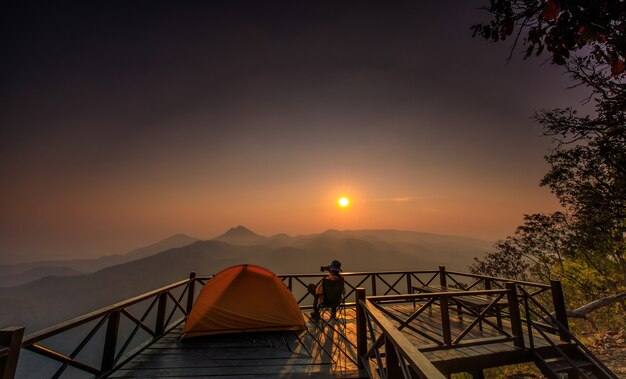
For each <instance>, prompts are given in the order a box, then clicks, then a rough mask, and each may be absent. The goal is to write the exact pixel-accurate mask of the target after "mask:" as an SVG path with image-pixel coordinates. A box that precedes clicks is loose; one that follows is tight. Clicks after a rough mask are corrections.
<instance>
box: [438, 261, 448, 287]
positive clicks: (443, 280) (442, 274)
mask: <svg viewBox="0 0 626 379" xmlns="http://www.w3.org/2000/svg"><path fill="white" fill-rule="evenodd" d="M439 284H441V286H442V287H445V286H446V285H447V280H446V266H439Z"/></svg>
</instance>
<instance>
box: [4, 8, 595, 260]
mask: <svg viewBox="0 0 626 379" xmlns="http://www.w3.org/2000/svg"><path fill="white" fill-rule="evenodd" d="M485 3H487V1H486V0H484V1H447V2H442V1H413V2H406V3H395V2H394V4H393V5H392V4H389V3H382V2H369V3H368V2H363V1H359V2H308V3H307V4H308V5H305V4H303V3H302V2H289V3H288V2H284V3H282V4H277V3H274V4H270V3H268V2H258V1H250V2H236V1H224V2H210V4H209V2H207V4H201V3H199V2H183V1H175V2H174V1H172V2H169V3H165V2H139V1H133V2H94V3H90V4H88V5H85V4H83V5H80V6H72V7H70V6H58V5H56V4H55V5H52V4H47V5H45V6H44V7H43V8H42V6H40V5H38V6H37V7H35V6H24V5H20V6H19V8H12V9H11V8H9V9H7V11H6V12H3V13H4V14H3V15H2V16H0V17H2V21H3V22H2V27H1V28H2V36H1V37H0V38H2V46H3V58H2V63H1V65H2V70H1V73H0V77H1V83H2V84H1V86H0V106H1V112H0V125H2V134H1V138H0V149H1V150H0V153H1V155H0V174H1V176H0V177H1V178H2V184H1V186H0V191H1V192H0V195H1V197H0V255H4V256H5V257H6V256H7V255H19V256H21V257H22V258H24V257H26V256H49V257H51V258H52V257H61V256H68V257H69V256H71V257H79V256H83V257H90V256H95V255H101V254H112V253H121V252H125V251H129V250H130V249H132V248H135V247H138V246H141V245H144V244H148V243H152V242H156V241H157V240H159V239H162V238H165V237H167V236H169V235H171V234H174V233H186V234H189V235H191V236H195V237H198V238H210V237H213V236H216V235H218V234H220V233H222V232H224V231H225V230H226V229H228V228H229V227H231V226H234V225H237V224H244V225H246V226H248V227H249V228H251V229H253V230H254V231H257V232H259V233H262V234H268V235H269V234H275V233H280V232H286V233H289V234H305V233H315V232H321V231H324V230H326V229H329V228H335V229H361V228H394V229H404V230H415V231H425V232H433V233H444V234H454V235H463V236H473V237H478V238H482V239H487V240H496V239H498V238H502V237H505V236H506V235H507V234H509V233H511V232H512V231H513V230H514V228H515V226H516V225H518V224H519V223H520V221H521V219H522V214H523V213H532V212H542V211H551V210H554V209H556V208H557V207H558V204H557V202H556V200H555V199H554V197H553V196H552V195H551V194H550V193H549V190H548V189H546V188H540V187H539V186H538V183H539V180H540V179H541V177H542V176H543V174H544V173H545V172H546V168H547V166H546V164H545V163H544V161H543V158H542V157H543V156H544V155H545V154H546V153H547V151H548V150H547V148H548V146H549V140H548V139H547V138H545V137H541V136H540V135H541V130H540V128H539V127H538V125H536V124H535V123H534V122H533V121H532V120H531V119H530V116H531V115H532V113H533V110H534V109H537V108H542V107H545V108H547V107H555V106H565V105H578V104H579V103H580V101H581V100H582V99H583V98H584V92H582V91H581V90H576V91H574V90H566V87H568V86H569V85H570V84H571V83H570V81H569V79H568V78H567V77H566V76H564V75H563V74H561V71H560V70H559V68H558V67H553V66H551V65H549V64H547V63H546V64H543V65H542V63H543V59H536V60H529V61H522V59H521V57H519V54H518V56H517V57H516V58H514V59H513V61H512V62H511V63H510V64H509V65H506V58H507V55H508V51H509V46H508V45H506V44H498V45H495V44H490V43H487V42H485V41H483V40H479V39H472V38H471V30H470V26H471V25H473V24H475V23H477V22H479V21H481V20H484V19H485V18H486V17H487V15H486V13H484V12H482V11H480V10H477V8H478V7H479V6H480V5H484V4H485ZM342 194H345V195H348V196H349V197H350V198H351V199H352V205H351V206H350V207H349V209H348V210H345V211H341V210H339V209H338V208H337V206H336V199H337V198H338V197H339V195H342ZM14 258H15V257H14ZM22 258H19V259H18V258H15V259H16V261H17V260H21V259H22Z"/></svg>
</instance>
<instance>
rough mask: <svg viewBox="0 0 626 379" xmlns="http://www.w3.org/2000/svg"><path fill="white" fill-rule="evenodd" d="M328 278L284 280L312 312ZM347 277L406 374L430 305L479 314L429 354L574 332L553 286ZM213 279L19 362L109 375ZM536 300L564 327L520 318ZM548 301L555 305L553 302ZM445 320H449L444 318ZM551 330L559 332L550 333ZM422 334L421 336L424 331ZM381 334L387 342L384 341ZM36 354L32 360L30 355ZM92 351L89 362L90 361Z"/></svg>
mask: <svg viewBox="0 0 626 379" xmlns="http://www.w3.org/2000/svg"><path fill="white" fill-rule="evenodd" d="M325 275H326V274H325V273H316V274H281V275H278V276H279V277H280V278H281V280H283V282H284V283H285V285H286V286H287V287H288V288H289V289H290V290H291V291H292V292H293V294H294V296H295V298H296V300H297V302H298V304H299V305H300V307H301V308H303V309H305V308H309V307H311V303H312V301H313V297H312V295H311V294H309V292H308V289H307V286H308V285H309V283H313V284H317V283H319V282H320V281H321V280H322V278H323V277H324V276H325ZM343 276H344V278H345V283H346V291H345V298H346V300H347V301H346V304H347V305H348V306H355V305H357V306H358V304H359V303H358V302H357V301H349V300H350V299H354V296H355V295H356V293H357V289H358V288H364V289H365V290H366V291H367V293H368V294H370V295H371V296H370V297H368V299H367V302H363V304H361V305H362V306H363V309H364V312H366V313H367V315H368V316H367V317H370V318H369V320H370V321H369V322H370V323H372V326H374V325H378V326H377V327H374V329H376V328H378V329H380V330H383V329H384V330H386V331H385V332H383V333H382V334H379V335H378V336H377V337H376V341H377V343H376V344H374V345H372V346H373V348H374V349H375V350H376V349H380V348H381V346H385V345H386V346H387V347H388V348H389V349H390V351H391V349H394V350H393V351H395V353H394V354H395V356H396V357H397V358H398V360H397V362H398V363H397V364H396V363H394V364H393V366H392V367H396V365H397V366H398V367H400V369H401V370H405V369H406V370H409V371H411V370H413V371H415V370H417V371H416V372H418V371H419V370H418V367H417V366H416V365H417V363H418V361H420V359H418V358H416V356H417V355H416V354H415V352H414V349H413V348H411V347H409V346H408V345H407V344H406V341H405V340H402V339H401V338H400V336H401V334H398V333H401V331H402V329H404V328H407V329H411V328H413V327H412V325H411V322H412V321H413V320H414V319H415V318H417V317H418V316H419V314H420V313H421V312H424V311H425V310H426V309H427V306H430V305H433V304H437V305H439V308H440V310H441V313H442V328H446V325H448V326H447V329H449V322H450V320H449V317H448V316H449V315H448V313H449V310H448V306H449V305H450V304H453V305H456V311H457V312H459V314H462V315H464V316H466V317H473V319H471V321H470V323H469V325H468V327H467V328H466V330H464V331H462V332H461V333H459V334H457V335H455V336H453V335H452V334H451V333H450V331H449V330H448V331H445V330H444V332H443V334H442V335H443V338H442V339H437V338H436V337H433V336H430V337H433V338H429V337H425V338H427V339H429V340H430V341H431V342H432V344H431V345H430V346H420V347H419V348H420V349H421V350H422V351H428V349H438V348H442V347H443V348H450V347H455V346H467V345H472V344H480V343H490V342H493V341H487V340H485V341H473V340H471V339H468V337H467V336H468V334H469V333H470V332H471V331H472V330H473V329H474V328H476V327H479V328H482V327H483V324H484V325H487V326H488V327H491V328H493V329H494V330H497V331H499V333H500V335H499V336H498V337H497V338H499V339H500V340H502V341H513V342H514V343H515V344H516V345H519V346H523V339H521V338H520V335H521V333H522V326H521V325H522V324H523V323H525V324H526V325H527V326H529V327H530V328H536V327H541V328H542V330H543V331H544V332H548V333H564V332H562V331H560V330H561V329H563V328H565V329H567V319H566V318H565V319H564V312H565V308H564V304H563V299H562V293H561V297H560V298H559V296H555V294H554V293H552V295H553V296H552V297H550V296H549V294H550V292H553V291H554V288H553V287H551V286H549V285H543V284H538V283H530V282H523V281H511V280H507V279H502V278H494V277H489V276H483V275H473V274H467V273H461V272H452V271H446V270H445V268H444V267H440V268H439V270H422V271H382V272H348V273H343ZM211 278H212V276H202V277H196V276H195V274H194V273H192V274H191V275H190V277H189V278H188V279H185V280H182V281H180V282H177V283H173V284H171V285H168V286H165V287H162V288H160V289H157V290H154V291H151V292H149V293H146V294H144V295H140V296H137V297H135V298H133V299H129V300H126V301H123V302H121V303H118V304H114V305H112V306H109V307H106V308H102V309H100V310H98V311H95V312H92V313H89V314H87V315H84V316H81V317H78V318H75V319H73V320H70V321H68V322H65V323H62V324H60V325H57V326H54V327H51V328H48V329H45V330H43V331H40V332H37V333H34V334H30V335H28V336H26V337H25V338H24V340H23V342H22V344H21V346H22V357H20V361H22V360H23V359H24V358H27V359H31V358H32V356H37V357H40V358H43V359H44V361H46V362H48V367H47V369H48V370H51V371H52V372H53V374H52V375H47V374H46V375H42V376H45V377H55V378H56V377H60V376H62V375H63V374H64V373H65V372H66V371H67V370H73V371H74V372H76V370H78V371H79V372H82V373H84V374H88V375H92V376H95V377H101V376H105V375H107V373H110V372H112V371H114V370H116V369H117V368H118V367H121V366H122V365H123V364H124V363H125V362H127V361H128V360H129V359H131V358H132V357H133V356H134V355H136V354H137V353H138V352H139V351H141V350H142V349H144V348H145V347H146V346H148V345H150V344H151V343H152V342H153V341H154V340H156V339H158V338H160V337H161V336H163V335H164V334H166V333H167V332H168V331H170V330H172V329H173V328H175V327H176V326H178V325H180V323H181V322H183V321H184V319H185V317H186V316H187V314H188V313H189V311H190V310H191V307H192V305H193V301H194V299H195V296H196V294H197V291H195V287H196V285H197V284H196V282H198V284H201V285H204V284H205V283H206V282H207V281H208V280H210V279H211ZM433 283H439V284H445V285H447V286H448V287H452V288H453V289H454V290H453V291H447V292H431V293H421V294H418V293H413V289H414V288H415V287H416V286H429V285H431V284H433ZM467 296H489V297H490V298H491V299H492V301H491V302H490V304H488V305H487V306H486V307H485V308H482V309H480V310H476V309H475V308H472V307H469V306H467V305H466V304H465V303H464V302H463V301H462V298H464V297H467ZM529 299H533V300H534V301H535V302H537V303H539V304H541V305H542V306H543V307H544V308H546V309H547V311H548V312H552V309H554V310H555V313H556V316H555V318H556V320H557V321H558V322H560V323H561V326H563V328H560V327H559V326H558V325H555V324H554V323H553V322H552V320H550V319H545V318H544V319H540V320H537V317H536V315H531V314H529V312H528V311H526V310H523V311H522V312H521V314H520V312H519V307H517V306H515V304H517V303H519V302H522V301H524V303H523V304H526V302H529V301H530V300H529ZM546 299H549V300H550V301H546ZM408 301H410V302H414V303H420V304H421V306H420V308H419V309H417V310H416V311H415V313H413V314H412V315H410V316H408V317H407V318H405V319H401V320H399V319H398V318H397V316H394V315H392V314H390V313H389V312H387V311H386V310H385V309H384V307H383V306H382V305H383V304H386V303H390V302H408ZM557 303H558V304H557ZM553 304H556V305H553ZM516 309H517V310H518V311H517V312H516V311H515V310H516ZM498 311H501V312H502V317H503V318H505V319H507V320H509V322H510V325H511V326H512V329H508V330H509V331H507V330H506V329H505V328H502V325H501V324H500V323H499V322H498V321H496V322H494V321H493V320H492V317H491V316H492V315H493V313H494V312H496V313H497V312H498ZM444 315H445V316H446V317H443V316H444ZM389 319H391V320H393V321H396V322H399V325H400V326H399V328H396V329H395V330H394V329H391V328H390V327H389V325H392V324H390V321H389ZM124 324H125V325H124ZM550 328H552V329H551V330H550ZM414 329H417V328H413V329H411V330H412V331H415V330H414ZM372 330H373V329H372ZM417 330H419V329H417ZM510 331H512V332H510ZM396 332H397V333H396ZM377 333H381V332H380V331H379V332H377ZM416 333H418V334H419V332H416ZM422 333H423V332H422ZM139 334H142V335H143V338H140V336H139ZM68 335H71V337H72V338H74V339H77V340H78V342H77V343H76V344H74V346H73V347H72V348H71V349H70V350H69V351H61V349H60V348H58V347H57V346H58V345H59V343H58V340H64V342H67V341H68V340H69V338H66V337H67V336H68ZM381 335H384V336H385V337H382V339H381V337H380V336H381ZM0 336H1V334H0ZM81 337H82V338H81ZM96 337H99V341H96V340H97V339H98V338H96ZM376 341H374V342H376ZM381 341H382V342H381ZM361 342H363V341H361ZM3 344H4V345H3ZM90 345H91V346H92V347H93V346H94V345H95V346H97V349H95V350H97V351H98V353H97V356H94V353H93V351H91V352H89V354H87V353H86V351H87V350H89V349H88V347H89V346H90ZM362 346H364V345H362ZM362 346H360V347H357V349H362ZM91 350H94V349H91ZM369 350H370V354H369V355H368V357H369V358H372V359H370V360H372V361H373V359H374V358H375V354H376V353H375V352H374V350H372V348H370V349H369ZM10 351H13V353H14V354H13V355H11V354H10ZM29 354H30V355H31V357H25V356H24V355H29ZM86 354H87V355H88V357H87V358H89V359H86V358H85V355H86ZM372 354H374V355H372ZM420 354H421V353H420ZM384 355H385V354H384ZM15 356H16V354H15V349H13V350H11V349H9V348H8V347H7V346H6V343H4V342H3V341H2V339H1V338H0V364H2V363H3V362H9V363H8V366H5V367H12V366H11V365H12V364H13V363H14V362H13V363H11V361H12V359H13V358H11V357H15ZM360 356H362V355H360ZM385 356H387V355H385ZM369 358H368V359H369ZM385 359H392V360H393V359H394V358H393V356H392V355H389V358H385ZM50 362H56V366H55V367H52V366H51V365H50V364H49V363H50ZM394 362H395V361H394ZM401 362H404V363H401ZM1 367H2V366H0V368H1ZM385 367H386V366H385ZM30 368H31V367H29V369H30ZM403 372H404V371H403ZM4 377H7V378H11V377H12V376H6V375H5V376H3V378H4Z"/></svg>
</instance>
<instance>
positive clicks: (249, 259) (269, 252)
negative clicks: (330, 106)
mask: <svg viewBox="0 0 626 379" xmlns="http://www.w3.org/2000/svg"><path fill="white" fill-rule="evenodd" d="M185 237H186V236H185ZM187 238H189V239H191V237H187ZM182 240H184V239H182ZM182 240H181V241H182ZM191 240H192V241H191V242H190V243H189V244H186V245H184V246H179V247H174V248H169V249H165V250H163V251H161V252H158V253H153V254H151V255H147V256H143V257H141V258H139V256H140V255H141V254H144V253H145V254H148V253H147V252H146V250H144V251H143V253H141V254H139V253H135V254H134V255H133V257H135V258H137V259H134V260H126V261H125V262H124V263H120V264H116V265H113V266H110V267H106V268H103V269H101V270H98V271H95V272H92V273H88V274H81V275H72V276H47V277H43V278H40V279H37V280H35V281H32V282H30V283H27V284H23V285H19V286H14V287H10V288H0V309H1V311H0V328H2V327H5V326H8V325H24V326H26V327H27V333H29V332H33V331H36V330H38V329H40V328H44V327H48V326H50V325H54V324H56V323H59V322H62V321H65V320H68V319H70V318H72V317H75V316H78V315H81V314H84V313H87V312H90V311H93V310H95V309H98V308H100V307H103V306H106V305H110V304H113V303H115V302H118V301H122V300H124V299H127V298H130V297H132V296H135V295H138V294H141V293H144V292H147V291H149V290H152V289H155V288H158V287H160V286H163V285H166V284H169V283H172V282H174V281H177V280H180V279H183V278H186V277H188V275H189V273H190V272H192V271H194V272H197V273H198V275H210V274H215V273H217V272H219V271H220V270H222V269H224V268H226V267H229V266H232V265H235V264H241V263H249V264H258V265H261V266H264V267H267V268H269V269H270V270H272V271H274V272H276V273H314V272H319V267H320V266H321V265H326V264H329V263H330V261H331V260H333V259H339V260H340V261H341V262H342V264H343V266H342V268H343V269H344V271H379V270H380V271H384V270H429V269H436V268H437V266H439V265H441V264H444V265H446V266H447V267H448V268H449V269H450V270H461V271H467V266H468V265H469V264H471V263H472V261H473V257H476V256H481V255H483V254H484V253H485V252H486V251H488V250H489V249H490V247H491V244H490V243H489V242H485V241H481V240H477V239H473V238H465V237H454V236H444V235H436V234H428V233H417V232H405V231H397V230H358V231H337V230H328V231H326V232H323V233H319V234H313V235H305V236H289V235H286V234H278V235H275V236H270V237H267V236H261V235H258V234H256V233H254V232H252V231H251V230H249V229H247V228H245V227H243V226H238V227H235V228H232V229H230V230H229V231H227V232H226V233H225V234H223V235H221V236H219V237H217V238H214V239H212V240H207V241H198V240H193V239H191ZM126 258H130V257H126ZM90 264H94V263H90ZM74 267H76V266H72V267H70V268H74ZM81 267H83V269H84V267H85V266H81ZM90 267H93V266H90Z"/></svg>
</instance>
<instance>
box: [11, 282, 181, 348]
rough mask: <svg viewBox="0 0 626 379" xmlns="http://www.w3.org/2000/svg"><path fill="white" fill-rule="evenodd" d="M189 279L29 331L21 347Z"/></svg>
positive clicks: (142, 299) (177, 285)
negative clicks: (32, 331)
mask: <svg viewBox="0 0 626 379" xmlns="http://www.w3.org/2000/svg"><path fill="white" fill-rule="evenodd" d="M189 281H190V279H183V280H181V281H178V282H175V283H172V284H168V285H166V286H164V287H161V288H157V289H155V290H152V291H150V292H146V293H144V294H142V295H138V296H135V297H132V298H130V299H127V300H124V301H121V302H118V303H115V304H113V305H109V306H107V307H104V308H100V309H98V310H95V311H93V312H90V313H87V314H84V315H82V316H78V317H75V318H73V319H70V320H68V321H65V322H62V323H60V324H57V325H53V326H50V327H48V328H45V329H42V330H39V331H37V332H34V333H31V334H29V335H27V336H26V337H25V338H24V340H23V341H22V347H27V346H30V345H32V344H34V343H37V342H39V341H41V340H44V339H46V338H49V337H50V336H53V335H55V334H59V333H62V332H64V331H67V330H70V329H72V328H75V327H77V326H80V325H83V324H85V323H87V322H89V321H92V320H95V319H98V318H101V317H103V316H106V315H107V314H110V313H113V312H115V311H118V310H121V309H123V308H127V307H129V306H131V305H134V304H137V303H140V302H142V301H144V300H146V299H149V298H151V297H153V296H155V295H158V294H160V293H164V292H167V291H169V290H172V289H174V288H177V287H180V286H182V285H185V284H187V283H188V282H189Z"/></svg>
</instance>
